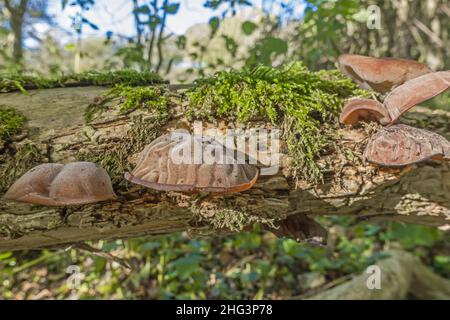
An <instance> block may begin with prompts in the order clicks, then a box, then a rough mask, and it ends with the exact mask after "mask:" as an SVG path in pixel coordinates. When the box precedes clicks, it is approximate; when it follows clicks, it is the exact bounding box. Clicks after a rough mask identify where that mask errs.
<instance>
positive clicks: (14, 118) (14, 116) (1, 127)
mask: <svg viewBox="0 0 450 320" xmlns="http://www.w3.org/2000/svg"><path fill="white" fill-rule="evenodd" d="M25 120H26V119H25V117H24V116H23V115H21V114H20V113H18V112H17V110H16V109H13V108H8V107H1V106H0V139H5V138H9V137H11V136H12V135H14V134H15V133H17V132H18V131H19V130H20V129H21V128H22V127H23V125H24V123H25Z"/></svg>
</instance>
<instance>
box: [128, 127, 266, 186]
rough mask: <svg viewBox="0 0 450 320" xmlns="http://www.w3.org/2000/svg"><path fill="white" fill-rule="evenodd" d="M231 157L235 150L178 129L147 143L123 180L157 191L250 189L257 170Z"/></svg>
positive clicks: (257, 173)
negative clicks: (130, 171)
mask: <svg viewBox="0 0 450 320" xmlns="http://www.w3.org/2000/svg"><path fill="white" fill-rule="evenodd" d="M230 154H234V151H233V150H230V149H227V148H225V147H224V146H223V145H221V144H219V143H218V142H217V141H215V140H213V139H206V138H199V137H195V136H193V135H191V134H190V133H189V132H187V131H185V130H177V131H175V132H173V133H171V134H166V135H163V136H161V137H159V138H157V139H156V140H154V141H153V142H152V143H150V144H149V145H148V146H147V147H146V148H145V149H144V151H143V152H142V155H141V157H140V159H139V161H138V163H137V165H136V168H135V169H134V170H133V172H132V173H131V174H130V173H126V174H125V179H127V180H128V181H130V182H132V183H135V184H139V185H143V186H145V187H148V188H151V189H155V190H160V191H180V192H201V191H204V192H217V193H230V192H241V191H245V190H247V189H250V188H251V187H252V186H253V185H254V184H255V183H256V180H257V179H258V175H259V171H258V168H257V167H255V166H252V165H248V164H236V163H235V162H236V161H235V159H234V156H232V155H230ZM222 156H223V158H220V157H222Z"/></svg>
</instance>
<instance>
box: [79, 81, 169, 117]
mask: <svg viewBox="0 0 450 320" xmlns="http://www.w3.org/2000/svg"><path fill="white" fill-rule="evenodd" d="M114 99H119V105H118V106H119V112H120V113H121V114H124V113H128V112H131V111H134V110H144V111H148V112H155V113H157V114H159V115H160V116H161V117H167V116H168V112H169V104H170V98H169V96H168V95H167V93H166V92H165V89H164V88H162V87H139V86H138V87H133V86H130V85H124V84H118V85H116V86H115V87H114V88H112V89H111V90H109V91H108V92H106V93H105V94H104V95H103V96H102V98H101V102H100V103H94V104H91V105H89V106H88V108H87V109H86V112H85V118H86V121H91V120H92V119H93V118H94V116H95V115H96V114H99V113H100V114H101V113H102V112H104V111H107V110H108V109H109V107H108V105H107V103H108V102H110V101H111V100H114Z"/></svg>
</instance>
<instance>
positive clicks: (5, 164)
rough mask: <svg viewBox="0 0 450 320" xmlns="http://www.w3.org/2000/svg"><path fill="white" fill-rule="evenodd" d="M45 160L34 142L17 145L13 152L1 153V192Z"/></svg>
mask: <svg viewBox="0 0 450 320" xmlns="http://www.w3.org/2000/svg"><path fill="white" fill-rule="evenodd" d="M43 162H46V161H45V158H44V157H43V156H42V154H41V152H40V150H39V148H38V147H37V146H36V145H35V144H33V143H25V144H21V145H18V146H17V149H16V150H14V151H13V152H11V151H10V152H6V153H4V154H2V155H0V177H2V178H1V179H0V194H3V193H5V192H6V191H7V190H8V188H9V187H10V186H11V185H12V184H13V183H14V182H15V181H16V180H17V179H18V178H19V177H21V176H22V175H23V174H25V172H27V171H28V170H30V169H31V168H33V167H34V166H37V165H38V164H41V163H43Z"/></svg>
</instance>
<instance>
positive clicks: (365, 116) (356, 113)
mask: <svg viewBox="0 0 450 320" xmlns="http://www.w3.org/2000/svg"><path fill="white" fill-rule="evenodd" d="M339 121H340V122H341V123H343V124H347V125H356V124H358V123H359V122H361V121H364V122H370V121H375V122H379V123H381V124H388V123H389V122H391V119H390V116H389V113H388V112H387V111H386V109H385V108H384V106H383V104H382V103H381V102H378V101H376V100H372V99H361V98H353V99H350V100H348V101H347V102H346V103H345V105H344V108H343V109H342V112H341V115H340V117H339Z"/></svg>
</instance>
